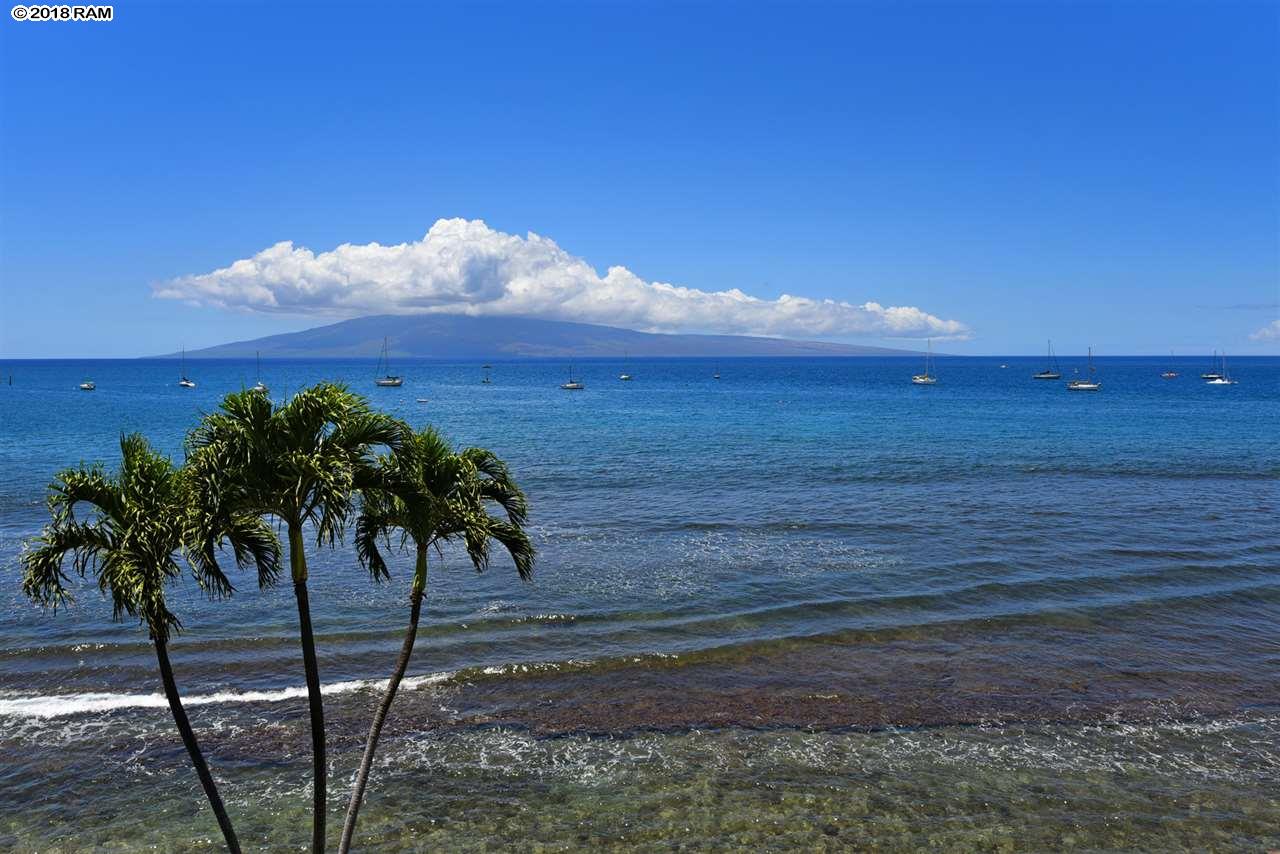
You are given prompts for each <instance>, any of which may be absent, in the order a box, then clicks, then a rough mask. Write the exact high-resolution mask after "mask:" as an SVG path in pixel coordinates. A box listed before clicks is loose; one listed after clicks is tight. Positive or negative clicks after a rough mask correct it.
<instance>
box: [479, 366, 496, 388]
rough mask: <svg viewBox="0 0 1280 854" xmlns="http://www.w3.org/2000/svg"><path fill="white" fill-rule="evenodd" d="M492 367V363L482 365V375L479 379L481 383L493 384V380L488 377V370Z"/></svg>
mask: <svg viewBox="0 0 1280 854" xmlns="http://www.w3.org/2000/svg"><path fill="white" fill-rule="evenodd" d="M492 367H493V365H485V366H484V376H483V377H481V379H480V382H481V383H482V384H483V385H492V384H493V380H492V379H491V378H490V377H489V370H490V369H491V368H492Z"/></svg>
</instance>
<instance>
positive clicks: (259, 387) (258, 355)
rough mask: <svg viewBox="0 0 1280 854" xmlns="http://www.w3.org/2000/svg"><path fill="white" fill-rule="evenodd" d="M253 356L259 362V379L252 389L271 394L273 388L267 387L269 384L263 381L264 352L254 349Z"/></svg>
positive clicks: (259, 392)
mask: <svg viewBox="0 0 1280 854" xmlns="http://www.w3.org/2000/svg"><path fill="white" fill-rule="evenodd" d="M253 358H254V360H255V361H256V362H257V364H258V368H257V371H258V381H257V382H256V383H254V384H253V388H251V389H250V391H255V392H257V393H258V394H270V393H271V389H269V388H267V384H266V383H264V382H263V381H262V354H261V353H259V352H258V351H257V350H254V351H253Z"/></svg>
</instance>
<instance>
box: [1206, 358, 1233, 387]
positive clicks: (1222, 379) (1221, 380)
mask: <svg viewBox="0 0 1280 854" xmlns="http://www.w3.org/2000/svg"><path fill="white" fill-rule="evenodd" d="M1235 384H1236V381H1235V380H1233V379H1231V374H1229V373H1227V354H1226V353H1223V354H1222V371H1221V372H1220V373H1219V374H1218V375H1217V376H1216V377H1214V378H1213V379H1211V380H1207V381H1206V382H1205V385H1235Z"/></svg>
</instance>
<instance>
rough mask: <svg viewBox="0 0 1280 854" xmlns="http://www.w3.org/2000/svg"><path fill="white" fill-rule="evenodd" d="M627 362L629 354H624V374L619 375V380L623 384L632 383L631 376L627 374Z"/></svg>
mask: <svg viewBox="0 0 1280 854" xmlns="http://www.w3.org/2000/svg"><path fill="white" fill-rule="evenodd" d="M627 361H628V360H627V354H626V353H623V354H622V373H620V374H618V379H620V380H622V381H623V382H630V381H631V380H632V376H631V374H629V373H627Z"/></svg>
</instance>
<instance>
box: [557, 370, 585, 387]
mask: <svg viewBox="0 0 1280 854" xmlns="http://www.w3.org/2000/svg"><path fill="white" fill-rule="evenodd" d="M560 388H562V389H564V390H565V391H582V390H583V389H584V388H586V386H585V385H583V384H582V383H580V382H578V381H577V380H575V379H574V378H573V365H572V364H570V365H569V381H568V382H567V383H561V384H560Z"/></svg>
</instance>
